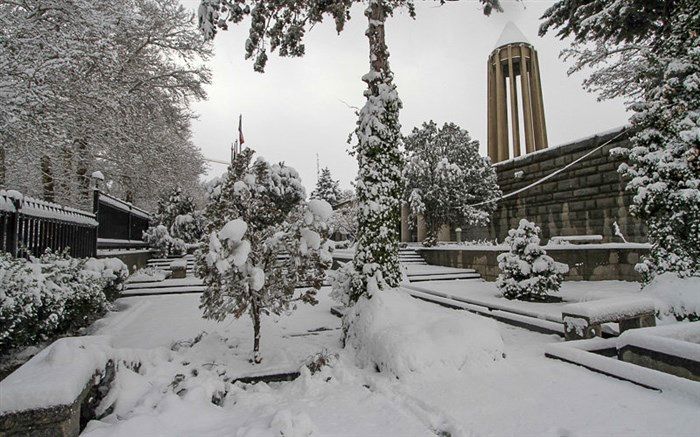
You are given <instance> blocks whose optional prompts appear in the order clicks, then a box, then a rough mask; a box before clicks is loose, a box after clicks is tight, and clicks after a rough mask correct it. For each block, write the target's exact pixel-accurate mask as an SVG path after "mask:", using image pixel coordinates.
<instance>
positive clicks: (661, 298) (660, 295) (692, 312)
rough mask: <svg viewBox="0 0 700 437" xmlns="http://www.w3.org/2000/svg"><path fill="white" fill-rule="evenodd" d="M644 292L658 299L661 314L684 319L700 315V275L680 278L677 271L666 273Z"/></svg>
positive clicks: (651, 283) (653, 281) (658, 277)
mask: <svg viewBox="0 0 700 437" xmlns="http://www.w3.org/2000/svg"><path fill="white" fill-rule="evenodd" d="M643 291H644V293H646V294H647V295H648V296H649V297H652V298H654V299H656V301H657V309H658V310H659V313H660V316H662V317H663V316H669V315H672V316H675V317H677V318H679V319H684V318H688V317H692V316H695V317H697V316H700V277H697V276H690V277H686V278H680V277H678V275H676V274H675V273H671V272H669V273H664V274H661V275H659V276H657V277H656V278H654V279H653V280H652V281H651V282H650V283H649V285H647V286H646V287H645V288H644V290H643Z"/></svg>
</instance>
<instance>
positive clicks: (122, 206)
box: [100, 192, 151, 220]
mask: <svg viewBox="0 0 700 437" xmlns="http://www.w3.org/2000/svg"><path fill="white" fill-rule="evenodd" d="M100 202H101V203H106V204H107V205H109V206H112V207H114V208H117V209H119V210H121V211H125V212H129V213H131V214H133V215H137V216H139V217H141V218H145V219H147V220H150V219H151V214H150V213H148V212H147V211H144V210H143V209H141V208H138V207H136V206H134V205H133V204H132V203H130V202H125V201H123V200H120V199H117V198H116V197H112V196H110V195H108V194H105V193H102V192H101V193H100Z"/></svg>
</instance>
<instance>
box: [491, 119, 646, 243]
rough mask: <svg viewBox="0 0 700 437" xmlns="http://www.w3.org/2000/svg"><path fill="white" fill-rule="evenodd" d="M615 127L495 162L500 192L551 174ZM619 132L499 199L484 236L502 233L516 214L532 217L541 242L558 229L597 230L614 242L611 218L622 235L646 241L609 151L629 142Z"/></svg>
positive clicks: (500, 238)
mask: <svg viewBox="0 0 700 437" xmlns="http://www.w3.org/2000/svg"><path fill="white" fill-rule="evenodd" d="M618 134H620V131H617V132H612V133H607V134H601V135H599V136H595V137H591V138H588V139H584V140H580V141H576V142H574V143H570V144H565V145H562V146H558V147H552V148H549V149H544V150H541V151H538V152H536V153H532V154H528V155H524V156H522V157H520V158H516V159H512V160H509V161H504V162H500V163H498V164H496V165H495V167H496V173H497V175H498V184H499V186H500V187H501V190H502V191H503V193H504V194H508V193H511V192H514V191H517V190H519V189H521V188H523V187H526V186H528V185H530V184H532V183H533V182H535V181H537V180H539V179H541V178H543V177H545V176H547V175H549V174H551V173H552V172H554V171H556V170H557V169H560V168H562V167H564V166H566V165H567V164H570V163H572V162H573V161H575V160H576V159H578V158H580V157H582V156H583V155H585V154H586V153H588V152H590V151H591V150H593V149H595V148H596V147H598V146H600V145H601V144H603V143H605V142H606V141H608V140H611V139H613V138H615V137H616V136H617V135H618ZM631 134H632V133H631V132H629V131H625V132H624V133H623V135H621V136H620V137H618V138H617V139H615V140H614V141H612V142H611V143H610V144H608V145H606V146H604V147H602V148H601V149H600V150H598V151H596V152H595V153H593V154H591V155H590V156H588V157H586V158H585V159H583V160H582V161H580V162H578V163H576V164H575V165H573V166H572V167H570V168H569V169H567V170H565V171H563V172H561V173H559V174H557V175H555V176H553V177H552V178H550V179H548V180H546V181H544V182H543V183H541V184H539V185H537V186H535V187H532V188H530V189H528V190H526V191H524V192H522V193H520V194H517V195H515V196H513V197H510V198H508V199H505V200H502V201H501V202H500V203H499V206H498V209H497V210H496V212H495V213H494V215H493V217H492V222H491V225H490V227H489V236H490V238H492V239H494V238H495V239H498V241H503V239H504V238H505V237H506V236H507V235H508V230H509V229H512V228H515V227H517V226H518V222H519V221H520V219H521V218H527V219H528V220H530V221H534V222H535V223H536V224H537V225H539V226H540V228H541V229H542V236H543V240H544V242H546V241H547V240H548V239H549V238H550V237H554V236H561V235H602V236H603V241H604V242H620V241H621V239H620V238H619V237H616V236H615V235H614V231H613V223H614V222H617V224H618V225H619V227H620V230H621V231H622V234H623V235H624V236H625V238H626V239H627V241H634V242H644V241H646V231H645V229H644V226H643V225H642V223H641V222H640V221H639V220H637V219H636V218H634V217H631V216H630V214H629V205H630V204H631V203H632V198H631V195H629V194H628V193H626V192H625V191H624V187H625V181H624V180H623V179H622V178H621V177H620V175H619V174H618V173H617V168H618V167H619V165H620V164H621V163H622V162H623V160H622V159H621V158H619V157H614V156H611V155H610V153H609V151H610V149H613V148H615V147H629V139H628V137H629V136H630V135H631Z"/></svg>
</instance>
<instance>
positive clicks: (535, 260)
mask: <svg viewBox="0 0 700 437" xmlns="http://www.w3.org/2000/svg"><path fill="white" fill-rule="evenodd" d="M539 235H540V228H539V227H538V226H536V225H535V224H534V223H532V222H529V221H527V220H526V219H522V220H520V224H519V225H518V228H517V229H511V230H510V231H508V236H507V237H506V244H508V245H509V246H510V251H509V252H506V253H502V254H500V255H498V267H499V268H500V269H501V271H502V273H501V274H500V275H498V278H497V279H496V286H497V287H498V288H499V289H500V290H501V292H503V296H504V297H505V298H507V299H518V300H530V301H546V300H547V299H548V297H549V293H553V292H557V291H559V286H560V285H561V281H562V280H563V276H562V275H563V274H564V273H566V272H568V271H569V267H568V266H567V265H566V264H562V263H559V262H556V261H554V260H553V259H552V258H551V257H550V256H548V255H547V253H546V252H545V250H544V249H543V248H542V247H540V237H539Z"/></svg>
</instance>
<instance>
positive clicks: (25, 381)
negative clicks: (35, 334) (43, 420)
mask: <svg viewBox="0 0 700 437" xmlns="http://www.w3.org/2000/svg"><path fill="white" fill-rule="evenodd" d="M110 358H113V353H112V349H111V347H110V341H109V338H108V337H105V336H94V337H93V336H89V337H67V338H62V339H59V340H57V341H55V342H54V343H53V344H51V345H50V346H49V347H47V348H46V349H44V350H42V351H41V352H39V353H38V354H36V355H35V356H34V357H32V358H31V359H30V360H29V361H27V363H25V364H24V365H23V366H22V367H20V368H19V369H17V370H16V371H14V372H13V373H11V374H10V375H9V376H8V377H7V378H5V379H4V380H2V381H0V414H2V413H8V412H12V411H19V410H27V409H35V408H47V407H52V406H56V405H70V404H72V403H73V401H74V400H75V399H76V398H77V397H78V395H79V394H80V393H81V392H82V391H83V389H84V388H85V386H86V384H87V382H88V381H90V380H91V378H92V377H93V375H94V374H95V373H96V372H97V371H100V370H104V367H105V364H106V363H107V361H108V360H109V359H110Z"/></svg>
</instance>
